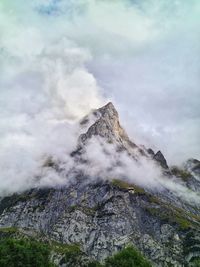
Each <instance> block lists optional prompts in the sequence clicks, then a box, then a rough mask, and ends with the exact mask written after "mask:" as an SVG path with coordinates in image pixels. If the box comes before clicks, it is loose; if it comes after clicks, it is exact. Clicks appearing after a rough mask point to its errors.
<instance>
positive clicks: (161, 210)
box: [0, 103, 200, 266]
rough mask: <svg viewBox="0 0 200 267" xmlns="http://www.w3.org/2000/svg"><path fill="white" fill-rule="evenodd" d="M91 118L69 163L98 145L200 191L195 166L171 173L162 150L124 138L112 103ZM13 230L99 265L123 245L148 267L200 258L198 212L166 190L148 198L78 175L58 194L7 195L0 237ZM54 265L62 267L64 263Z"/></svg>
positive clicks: (134, 189)
mask: <svg viewBox="0 0 200 267" xmlns="http://www.w3.org/2000/svg"><path fill="white" fill-rule="evenodd" d="M90 117H91V115H90V116H87V117H85V118H84V119H83V120H82V121H81V123H80V124H81V126H82V127H83V128H84V129H86V131H85V133H83V134H81V136H80V138H79V140H78V147H77V150H76V151H74V152H73V153H72V157H76V156H77V155H78V156H79V157H81V155H82V154H83V153H84V147H85V146H87V142H89V140H90V139H91V138H93V137H97V138H102V139H103V140H105V142H107V143H108V144H109V143H113V144H115V145H116V147H117V149H118V150H117V151H118V153H120V151H121V150H123V151H124V150H125V151H127V153H128V154H129V155H130V157H132V158H133V160H139V156H141V157H147V158H149V159H150V160H153V161H155V162H157V163H158V165H159V166H160V168H162V169H163V172H165V171H166V170H167V179H171V178H173V176H175V177H177V178H178V179H182V181H183V182H184V183H185V184H186V185H187V186H188V189H190V190H193V189H194V188H195V191H196V192H199V188H198V186H196V183H197V182H198V179H199V178H198V177H199V176H198V174H199V173H198V166H199V165H198V164H199V161H196V160H193V161H190V162H188V163H187V164H186V165H185V169H184V170H182V169H179V168H177V169H172V168H169V166H168V164H167V161H166V159H165V158H164V156H163V154H162V153H161V152H160V151H158V152H157V153H154V152H153V150H151V149H146V148H144V147H140V146H138V145H136V144H135V143H134V142H132V141H131V140H130V139H129V137H128V135H127V134H126V132H125V130H124V129H123V128H122V127H121V125H120V123H119V116H118V113H117V111H116V109H115V107H114V105H113V104H112V103H108V104H107V105H106V106H104V107H102V108H100V109H98V110H95V111H93V112H92V123H91V120H90ZM52 166H53V165H52ZM186 170H187V172H188V173H189V174H188V175H186V174H185V171H186ZM183 177H184V179H185V180H184V179H183ZM102 178H103V177H102ZM194 185H195V186H194ZM193 187H194V188H193ZM188 192H190V191H188ZM191 192H192V191H191ZM13 227H15V228H16V229H20V230H21V231H25V232H27V233H37V235H43V236H45V238H46V239H48V240H51V241H56V242H59V243H61V244H79V245H80V247H81V249H82V251H83V252H84V255H87V257H88V258H92V259H96V260H99V261H103V260H104V259H105V258H106V257H107V256H109V255H112V254H113V253H114V252H116V251H119V250H121V249H122V248H123V247H124V246H126V245H127V244H133V245H134V246H135V247H137V248H138V249H139V250H140V251H142V253H143V254H144V255H145V256H146V257H147V258H148V259H149V260H151V262H152V264H153V266H192V264H193V262H194V260H196V259H197V258H200V208H199V207H198V206H191V204H187V203H183V202H182V200H181V199H180V198H179V197H177V196H174V195H173V194H172V193H171V192H169V191H167V190H165V191H163V192H161V193H158V192H152V191H148V190H146V189H144V188H141V187H138V186H137V185H135V184H129V183H128V182H127V181H126V180H119V179H118V180H117V179H113V180H111V181H105V179H101V177H99V178H98V179H95V180H93V181H91V179H89V177H87V176H84V175H83V174H82V173H81V174H77V175H76V176H75V177H74V180H73V183H71V184H69V185H67V186H63V187H62V188H43V189H32V190H29V191H27V192H24V193H22V194H14V195H12V196H7V197H5V198H3V199H2V200H1V201H0V232H1V229H5V228H6V229H9V228H10V229H12V228H13ZM56 262H57V265H58V266H66V265H63V264H62V259H60V260H57V261H56Z"/></svg>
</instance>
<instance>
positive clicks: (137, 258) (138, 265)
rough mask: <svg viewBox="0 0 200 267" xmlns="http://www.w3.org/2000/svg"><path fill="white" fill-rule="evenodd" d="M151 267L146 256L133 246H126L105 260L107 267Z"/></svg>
mask: <svg viewBox="0 0 200 267" xmlns="http://www.w3.org/2000/svg"><path fill="white" fill-rule="evenodd" d="M122 266H123V267H151V264H150V263H149V262H148V261H147V260H146V259H145V258H144V256H143V255H142V254H141V253H140V252H139V251H137V250H136V249H135V248H133V247H132V246H129V247H127V248H124V249H123V250H121V251H120V252H118V253H117V254H115V255H113V256H112V257H109V258H107V259H106V261H105V267H122Z"/></svg>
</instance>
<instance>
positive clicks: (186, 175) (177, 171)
mask: <svg viewBox="0 0 200 267" xmlns="http://www.w3.org/2000/svg"><path fill="white" fill-rule="evenodd" d="M171 172H172V174H173V175H175V176H177V177H179V178H181V179H182V180H183V181H184V182H187V180H188V179H189V178H190V177H191V174H190V173H189V172H187V171H185V170H183V169H180V168H178V167H176V166H173V167H172V168H171Z"/></svg>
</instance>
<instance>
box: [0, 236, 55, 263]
mask: <svg viewBox="0 0 200 267" xmlns="http://www.w3.org/2000/svg"><path fill="white" fill-rule="evenodd" d="M49 257H50V249H49V248H48V247H47V246H46V245H44V244H41V243H39V242H36V241H31V240H25V239H21V240H15V239H11V238H9V239H2V240H0V266H1V267H8V266H9V267H24V266H26V267H33V266H34V267H36V266H37V267H52V266H53V265H52V264H51V263H50V260H49Z"/></svg>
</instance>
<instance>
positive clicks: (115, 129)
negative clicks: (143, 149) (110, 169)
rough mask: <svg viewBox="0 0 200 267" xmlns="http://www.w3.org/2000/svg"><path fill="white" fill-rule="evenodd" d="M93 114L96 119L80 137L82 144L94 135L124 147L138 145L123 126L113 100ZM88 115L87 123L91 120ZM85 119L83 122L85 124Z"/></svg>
mask: <svg viewBox="0 0 200 267" xmlns="http://www.w3.org/2000/svg"><path fill="white" fill-rule="evenodd" d="M92 116H93V120H94V121H93V123H92V125H90V126H89V127H88V130H87V132H86V133H84V134H82V135H81V136H80V138H79V144H80V146H83V145H84V144H85V143H86V142H87V140H89V139H90V138H92V137H93V136H98V137H101V138H104V140H105V141H107V142H109V143H115V144H117V145H120V146H122V147H126V146H127V145H129V146H130V145H131V146H132V147H134V146H136V145H135V144H134V143H132V142H131V141H130V140H129V137H128V135H127V133H126V132H125V130H124V129H123V128H122V127H121V125H120V122H119V115H118V112H117V110H116V108H115V106H114V105H113V103H112V102H109V103H107V104H106V105H105V106H103V107H101V108H99V109H96V110H94V111H93V112H92ZM88 117H89V116H88ZM88 117H86V118H84V121H86V122H87V123H88V121H89V119H88ZM84 121H82V122H81V123H82V124H83V123H84Z"/></svg>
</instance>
